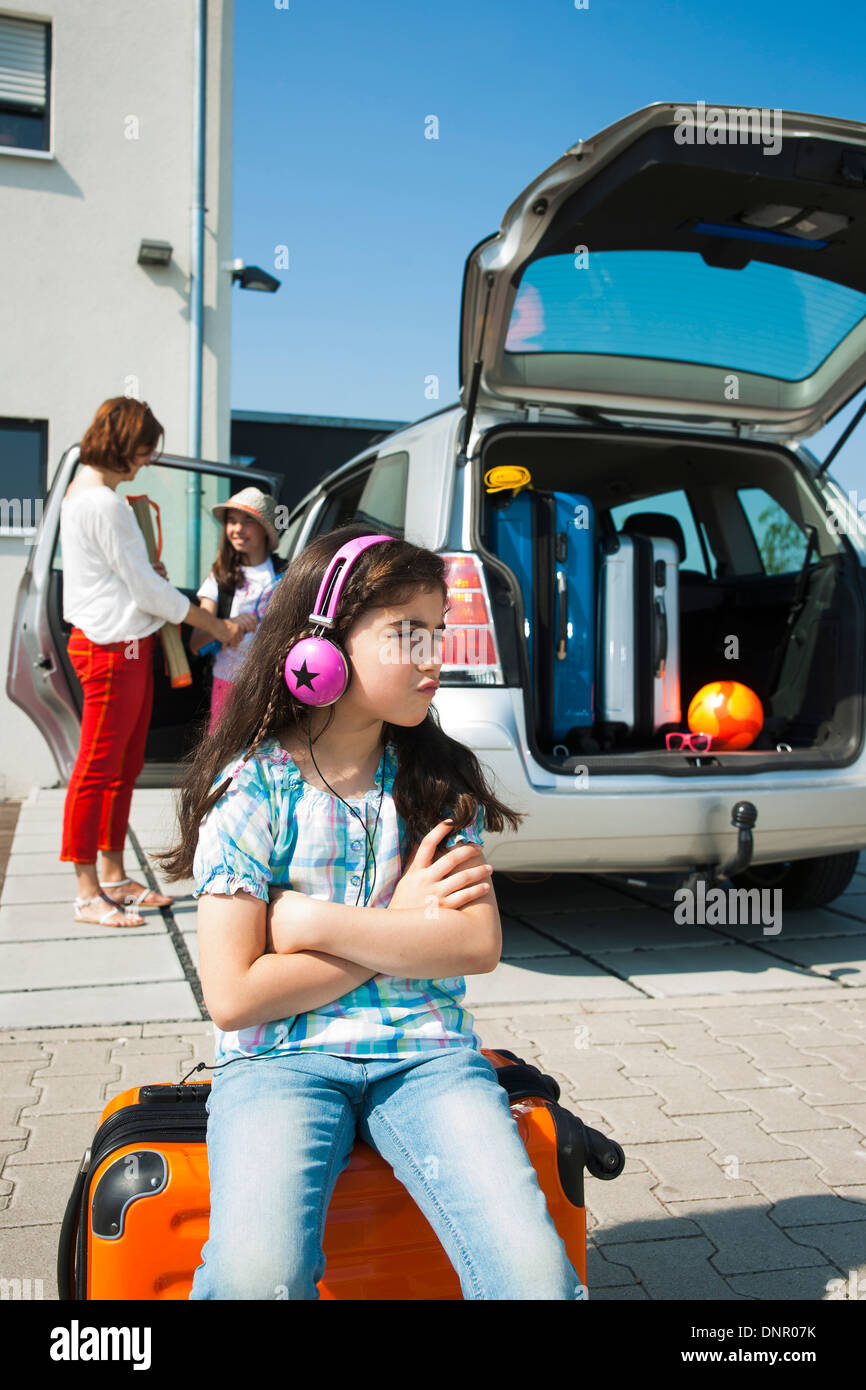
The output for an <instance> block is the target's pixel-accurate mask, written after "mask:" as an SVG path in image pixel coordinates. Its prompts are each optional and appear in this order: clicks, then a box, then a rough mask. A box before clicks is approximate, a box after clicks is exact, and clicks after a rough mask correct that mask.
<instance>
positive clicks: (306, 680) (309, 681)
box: [292, 661, 322, 690]
mask: <svg viewBox="0 0 866 1390" xmlns="http://www.w3.org/2000/svg"><path fill="white" fill-rule="evenodd" d="M321 674H322V673H321V671H308V670H307V663H306V661H304V662H303V664H302V666H301V669H300V671H295V670H294V668H293V669H292V675H293V676H294V677H295V687H296V689H298V690H300V688H301V686H302V685H305V686H306V687H307V689H308V690H314V686H313V681H314V680H315V679H316V677H317V676H320V675H321Z"/></svg>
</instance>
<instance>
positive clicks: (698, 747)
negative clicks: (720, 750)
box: [665, 734, 713, 753]
mask: <svg viewBox="0 0 866 1390" xmlns="http://www.w3.org/2000/svg"><path fill="white" fill-rule="evenodd" d="M712 745H713V736H712V734H665V746H666V747H667V748H668V749H669V750H670V751H671V752H677V751H678V750H679V749H681V748H690V749H691V751H692V752H693V753H708V752H709V750H710V748H711V747H712Z"/></svg>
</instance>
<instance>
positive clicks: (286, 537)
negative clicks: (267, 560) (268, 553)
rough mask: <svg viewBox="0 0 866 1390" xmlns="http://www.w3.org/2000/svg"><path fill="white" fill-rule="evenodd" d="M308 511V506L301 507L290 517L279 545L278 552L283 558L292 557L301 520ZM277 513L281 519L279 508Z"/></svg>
mask: <svg viewBox="0 0 866 1390" xmlns="http://www.w3.org/2000/svg"><path fill="white" fill-rule="evenodd" d="M307 511H308V508H307V507H301V509H300V511H298V512H296V513H295V515H294V516H293V517H291V518H290V519H289V523H288V525H287V526H286V528H285V530H284V531H283V533H282V535H281V536H280V543H279V545H278V546H277V554H278V555H279V556H280V558H281V559H283V560H287V559H290V558H291V554H292V550H293V549H294V546H295V539H296V537H297V534H298V532H299V531H300V529H301V522H302V521H303V519H304V517H305V516H306V515H307ZM277 513H278V520H279V508H277Z"/></svg>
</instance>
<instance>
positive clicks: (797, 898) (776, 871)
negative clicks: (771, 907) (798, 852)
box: [731, 851, 860, 912]
mask: <svg viewBox="0 0 866 1390" xmlns="http://www.w3.org/2000/svg"><path fill="white" fill-rule="evenodd" d="M859 858H860V855H859V854H858V853H857V852H856V851H854V852H853V853H851V854H825V855H822V856H821V857H820V858H816V859H793V860H787V861H783V862H780V863H778V864H755V865H753V866H752V867H751V868H750V869H745V870H744V871H743V873H741V874H735V875H734V877H733V878H732V880H731V882H732V883H733V884H734V885H735V886H736V887H737V888H769V889H774V888H781V890H782V906H783V908H788V910H789V911H791V912H799V911H803V910H804V909H806V908H810V907H824V906H826V904H827V903H830V902H832V901H833V899H834V898H838V897H839V894H840V893H844V892H845V889H846V888H847V887H848V884H849V883H850V882H851V879H852V878H853V877H854V871H855V869H856V868H857V861H858V859H859Z"/></svg>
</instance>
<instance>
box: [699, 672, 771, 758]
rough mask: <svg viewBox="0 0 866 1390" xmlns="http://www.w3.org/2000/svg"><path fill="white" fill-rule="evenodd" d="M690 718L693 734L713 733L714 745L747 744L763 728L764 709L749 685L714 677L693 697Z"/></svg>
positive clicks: (733, 745) (751, 741) (746, 746)
mask: <svg viewBox="0 0 866 1390" xmlns="http://www.w3.org/2000/svg"><path fill="white" fill-rule="evenodd" d="M688 721H689V728H690V729H691V731H692V733H693V734H712V736H713V746H714V747H715V745H716V744H717V743H718V744H719V746H720V747H722V748H748V747H749V745H750V744H752V743H754V741H755V739H756V738H757V737H758V734H759V733H760V732H761V729H762V728H763V724H764V711H763V708H762V706H761V702H760V700H759V699H758V697H757V695H756V694H755V692H754V690H750V689H749V687H748V686H747V685H742V684H741V683H740V681H712V682H711V683H710V684H709V685H702V686H701V688H700V690H699V691H698V693H697V695H695V696H694V697H693V698H692V702H691V704H690V705H689V713H688Z"/></svg>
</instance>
